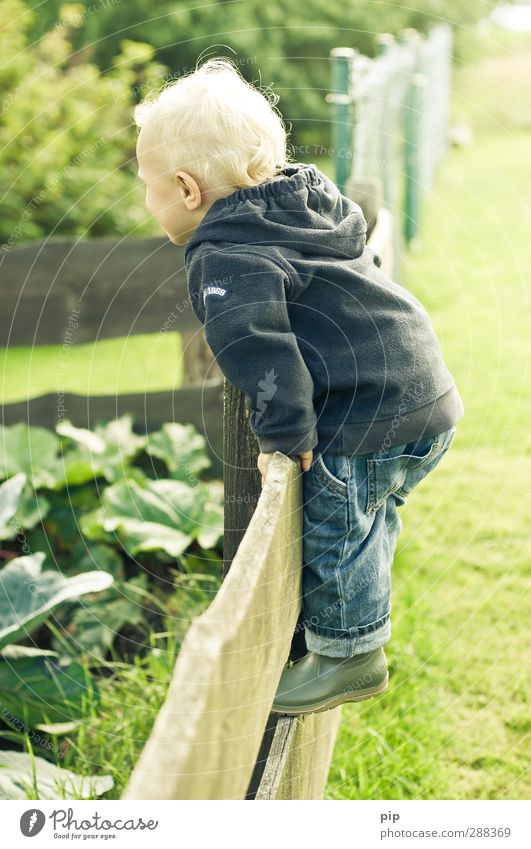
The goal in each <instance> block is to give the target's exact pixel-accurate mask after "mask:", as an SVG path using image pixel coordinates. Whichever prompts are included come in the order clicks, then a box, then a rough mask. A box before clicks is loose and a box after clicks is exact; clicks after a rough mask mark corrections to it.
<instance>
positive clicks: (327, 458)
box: [311, 452, 350, 498]
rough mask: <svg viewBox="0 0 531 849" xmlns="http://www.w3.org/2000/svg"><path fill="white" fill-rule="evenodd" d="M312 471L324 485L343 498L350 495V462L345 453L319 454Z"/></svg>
mask: <svg viewBox="0 0 531 849" xmlns="http://www.w3.org/2000/svg"><path fill="white" fill-rule="evenodd" d="M311 472H312V473H313V474H315V477H316V478H317V479H318V480H319V482H320V483H321V485H322V486H324V487H326V488H327V489H328V490H330V491H331V492H334V493H335V494H336V495H339V496H341V497H342V498H347V496H348V484H349V479H350V464H349V460H348V457H345V456H344V455H343V454H329V453H327V454H326V455H323V453H322V452H320V453H319V454H317V456H316V458H315V460H314V462H313V463H312V466H311Z"/></svg>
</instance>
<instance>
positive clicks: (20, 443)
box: [0, 422, 64, 489]
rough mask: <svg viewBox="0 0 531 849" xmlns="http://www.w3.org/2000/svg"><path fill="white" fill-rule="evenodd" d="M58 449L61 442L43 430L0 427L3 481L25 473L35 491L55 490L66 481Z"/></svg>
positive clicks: (14, 426) (19, 424)
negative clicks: (47, 488) (46, 488)
mask: <svg viewBox="0 0 531 849" xmlns="http://www.w3.org/2000/svg"><path fill="white" fill-rule="evenodd" d="M58 448H59V439H58V438H57V436H56V435H55V433H52V432H51V431H50V430H47V429H46V428H44V427H28V426H27V425H26V424H24V422H19V423H18V424H14V425H10V426H9V427H3V426H0V478H8V477H11V475H16V474H18V473H19V472H24V474H25V475H27V478H28V480H29V481H31V483H32V485H33V487H34V488H35V489H37V488H38V487H41V486H45V487H49V488H50V489H53V488H54V487H56V486H57V485H58V484H59V485H60V484H61V482H62V481H63V478H64V474H63V469H62V463H61V462H60V460H59V458H58V457H57V451H58Z"/></svg>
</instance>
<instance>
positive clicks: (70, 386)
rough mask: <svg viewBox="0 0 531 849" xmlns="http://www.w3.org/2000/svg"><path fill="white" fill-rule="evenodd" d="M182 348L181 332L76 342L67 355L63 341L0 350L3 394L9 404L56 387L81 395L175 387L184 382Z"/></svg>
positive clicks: (0, 393)
mask: <svg viewBox="0 0 531 849" xmlns="http://www.w3.org/2000/svg"><path fill="white" fill-rule="evenodd" d="M181 352H182V345H181V336H180V335H179V334H178V333H160V334H141V335H139V336H127V337H124V338H119V339H103V340H101V341H99V342H92V343H89V344H87V345H73V346H72V347H70V348H69V349H68V355H67V356H65V355H64V353H63V350H62V346H61V345H43V346H42V347H39V348H30V347H27V348H10V349H7V350H5V349H2V350H1V351H0V396H1V398H2V403H3V404H8V403H10V402H12V401H20V400H24V399H26V398H33V397H35V396H37V395H44V394H45V393H47V392H55V391H57V390H58V389H60V390H61V391H63V392H76V393H78V394H80V395H122V394H124V393H128V392H155V391H157V390H164V389H174V388H178V387H179V386H181V383H182V372H183V362H182V353H181ZM109 364H110V365H109Z"/></svg>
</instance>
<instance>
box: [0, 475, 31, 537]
mask: <svg viewBox="0 0 531 849" xmlns="http://www.w3.org/2000/svg"><path fill="white" fill-rule="evenodd" d="M26 480H27V478H26V475H25V474H24V472H19V473H18V475H14V476H13V477H12V478H9V480H7V481H5V482H4V483H3V484H2V485H1V486H0V528H5V526H6V525H7V523H8V522H9V521H10V520H11V519H12V518H13V516H14V515H15V513H16V512H17V505H18V502H19V500H20V495H21V493H22V490H23V489H24V487H25V485H26ZM3 539H5V537H3Z"/></svg>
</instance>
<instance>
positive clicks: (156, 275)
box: [0, 238, 201, 348]
mask: <svg viewBox="0 0 531 849" xmlns="http://www.w3.org/2000/svg"><path fill="white" fill-rule="evenodd" d="M0 280H1V284H0V314H1V315H2V316H4V317H5V318H4V321H3V322H2V324H1V325H0V346H1V347H3V348H7V347H8V346H9V347H11V346H13V345H31V346H37V345H61V344H63V343H64V342H65V338H66V336H67V334H68V337H69V338H70V336H71V338H72V339H73V341H74V342H75V343H76V344H78V345H81V344H83V343H86V342H93V341H94V340H96V339H114V338H117V337H122V336H129V335H131V334H134V335H136V334H139V333H158V332H167V331H168V330H173V331H178V332H179V333H182V332H185V331H189V330H192V331H193V330H198V329H200V327H201V324H200V322H199V321H198V320H197V318H196V317H195V315H194V312H193V310H192V309H191V305H190V300H189V297H188V290H187V285H186V273H185V269H184V249H183V247H181V246H178V245H174V244H172V242H170V241H169V240H168V239H166V238H156V239H116V238H112V239H90V240H74V239H58V240H54V239H47V240H46V241H36V242H31V243H30V244H28V245H23V246H21V247H18V248H15V249H14V250H12V251H9V252H7V253H3V254H2V255H1V258H0ZM71 315H73V316H74V318H75V321H76V325H77V326H76V327H75V328H73V327H72V323H71V322H69V319H70V316H71Z"/></svg>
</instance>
